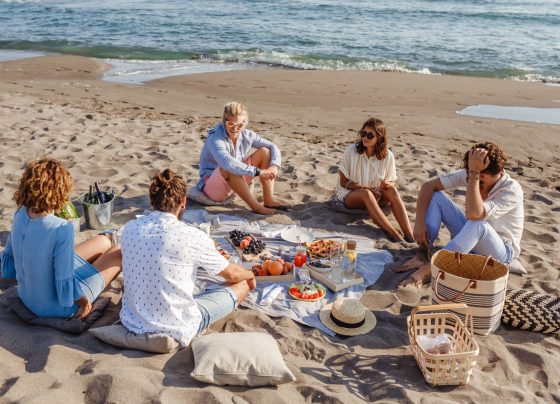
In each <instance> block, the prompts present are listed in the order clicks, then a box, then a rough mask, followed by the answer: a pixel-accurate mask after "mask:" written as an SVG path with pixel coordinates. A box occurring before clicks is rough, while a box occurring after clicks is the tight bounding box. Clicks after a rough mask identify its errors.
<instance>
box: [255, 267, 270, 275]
mask: <svg viewBox="0 0 560 404" xmlns="http://www.w3.org/2000/svg"><path fill="white" fill-rule="evenodd" d="M257 273H258V274H259V276H267V275H268V271H267V270H266V269H264V268H260V269H258V270H257Z"/></svg>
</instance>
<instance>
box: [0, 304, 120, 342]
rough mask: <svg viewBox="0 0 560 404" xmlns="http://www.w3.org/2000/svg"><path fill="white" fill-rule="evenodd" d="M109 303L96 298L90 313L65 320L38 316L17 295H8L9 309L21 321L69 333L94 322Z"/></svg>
mask: <svg viewBox="0 0 560 404" xmlns="http://www.w3.org/2000/svg"><path fill="white" fill-rule="evenodd" d="M109 303H111V299H104V298H101V299H97V300H96V301H95V302H93V308H92V310H91V313H90V314H89V315H88V316H87V317H86V318H85V319H83V320H80V319H78V318H74V319H71V320H67V319H65V318H58V317H38V316H36V315H35V313H33V312H32V311H31V310H29V309H28V308H27V307H26V306H25V304H23V302H22V301H21V299H20V298H19V296H10V297H8V305H9V306H10V309H12V311H13V312H14V313H15V314H16V316H18V317H19V318H20V319H21V321H23V322H24V323H27V324H30V325H41V326H44V327H51V328H54V329H57V330H59V331H64V332H68V333H70V334H81V333H82V332H84V331H85V330H87V329H88V328H89V327H91V325H92V324H93V323H95V322H96V321H97V320H98V319H99V318H100V317H101V316H102V315H103V312H104V311H105V309H106V308H107V306H108V305H109Z"/></svg>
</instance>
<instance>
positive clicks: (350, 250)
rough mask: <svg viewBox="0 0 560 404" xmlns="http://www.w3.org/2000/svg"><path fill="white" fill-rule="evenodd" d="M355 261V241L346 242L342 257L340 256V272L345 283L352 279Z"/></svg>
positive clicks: (356, 254)
mask: <svg viewBox="0 0 560 404" xmlns="http://www.w3.org/2000/svg"><path fill="white" fill-rule="evenodd" d="M357 259H358V253H357V252H356V241H355V240H348V241H347V242H346V250H345V251H344V255H343V256H342V271H343V275H344V280H345V281H350V280H352V279H354V273H355V272H356V261H357Z"/></svg>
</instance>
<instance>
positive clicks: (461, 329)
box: [406, 304, 479, 386]
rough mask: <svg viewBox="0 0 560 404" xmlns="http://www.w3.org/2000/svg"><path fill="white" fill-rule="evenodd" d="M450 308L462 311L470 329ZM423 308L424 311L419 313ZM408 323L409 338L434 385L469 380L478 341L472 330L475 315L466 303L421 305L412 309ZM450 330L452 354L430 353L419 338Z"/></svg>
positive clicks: (421, 365) (462, 382)
mask: <svg viewBox="0 0 560 404" xmlns="http://www.w3.org/2000/svg"><path fill="white" fill-rule="evenodd" d="M449 310H453V311H457V312H462V313H463V314H464V315H465V319H466V323H467V324H469V325H470V331H469V329H467V327H466V326H465V324H463V322H462V321H461V319H460V318H459V317H458V316H457V315H456V314H454V313H452V312H450V311H449ZM420 312H423V313H422V314H419V313H420ZM406 321H407V324H408V338H409V341H410V345H411V347H412V352H413V353H414V357H415V358H416V362H417V363H418V366H419V367H420V370H422V373H423V374H424V378H425V379H426V382H428V383H429V384H431V385H433V386H449V385H461V384H467V383H468V381H469V378H470V377H471V374H472V370H473V368H474V366H475V365H476V358H477V356H478V351H479V348H478V344H477V343H476V341H475V340H474V337H473V333H472V324H473V322H472V317H471V314H470V309H469V308H468V306H467V305H466V304H439V305H432V306H417V307H415V308H414V309H412V312H411V313H410V316H409V317H408V318H407V319H406ZM444 333H445V334H447V335H449V337H450V338H451V341H452V351H451V353H449V354H440V355H436V354H429V353H427V352H426V351H424V349H422V347H421V346H420V345H418V342H417V340H416V337H417V336H419V335H424V336H435V335H437V334H444Z"/></svg>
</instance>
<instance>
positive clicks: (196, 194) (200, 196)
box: [187, 187, 235, 206]
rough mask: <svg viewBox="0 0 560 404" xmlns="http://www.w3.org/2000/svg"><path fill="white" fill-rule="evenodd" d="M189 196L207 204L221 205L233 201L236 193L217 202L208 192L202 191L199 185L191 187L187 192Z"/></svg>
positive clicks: (193, 199) (202, 203)
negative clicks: (207, 194) (208, 195)
mask: <svg viewBox="0 0 560 404" xmlns="http://www.w3.org/2000/svg"><path fill="white" fill-rule="evenodd" d="M187 198H189V199H190V200H192V201H195V202H198V203H200V204H201V205H205V206H220V205H229V204H230V203H232V202H233V200H234V199H235V194H233V195H232V196H230V197H229V198H227V199H226V200H225V201H222V202H216V201H213V200H212V199H210V198H208V197H207V196H206V194H205V193H204V192H202V191H201V190H200V189H198V188H197V187H191V188H189V191H188V192H187Z"/></svg>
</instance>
